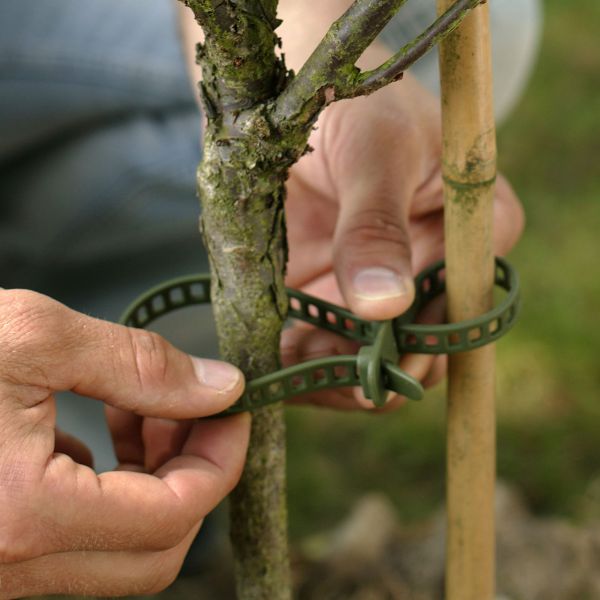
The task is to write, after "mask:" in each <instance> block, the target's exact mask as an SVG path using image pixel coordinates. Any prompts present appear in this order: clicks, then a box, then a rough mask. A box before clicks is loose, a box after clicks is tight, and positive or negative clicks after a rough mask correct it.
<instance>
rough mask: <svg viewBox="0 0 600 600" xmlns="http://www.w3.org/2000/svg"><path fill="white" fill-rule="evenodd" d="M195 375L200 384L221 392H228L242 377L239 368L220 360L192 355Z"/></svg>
mask: <svg viewBox="0 0 600 600" xmlns="http://www.w3.org/2000/svg"><path fill="white" fill-rule="evenodd" d="M192 364H193V365H194V370H195V371H196V377H198V381H199V382H200V383H201V384H202V385H206V386H208V387H211V388H213V389H215V390H219V391H221V392H229V391H231V390H232V389H233V388H234V387H236V386H237V385H238V383H239V382H240V379H241V377H242V374H241V372H240V371H239V369H236V367H234V366H233V365H230V364H228V363H226V362H222V361H220V360H209V359H206V358H196V357H195V356H192Z"/></svg>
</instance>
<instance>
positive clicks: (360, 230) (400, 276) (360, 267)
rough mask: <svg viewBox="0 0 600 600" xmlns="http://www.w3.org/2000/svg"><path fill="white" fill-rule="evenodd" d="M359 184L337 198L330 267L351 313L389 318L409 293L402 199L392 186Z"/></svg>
mask: <svg viewBox="0 0 600 600" xmlns="http://www.w3.org/2000/svg"><path fill="white" fill-rule="evenodd" d="M365 187H366V186H364V187H363V186H357V187H354V188H353V189H351V190H348V193H347V194H345V197H344V198H343V201H342V202H341V206H340V213H339V218H338V223H337V228H336V233H335V238H334V247H333V260H334V265H335V271H336V275H337V278H338V283H339V286H340V290H341V292H342V295H343V296H344V299H345V300H346V302H347V304H348V306H349V307H350V309H351V310H352V311H353V312H354V313H356V314H357V315H359V316H361V317H363V318H365V319H371V320H384V319H391V318H394V317H397V316H398V315H400V314H402V313H403V312H404V311H406V310H407V309H408V307H409V306H410V305H411V303H412V301H413V299H414V296H415V287H414V282H413V277H412V269H411V246H410V239H409V235H408V223H407V222H408V217H407V216H406V214H405V213H406V210H405V209H404V207H405V206H407V204H408V201H406V202H405V201H404V199H403V198H401V197H398V192H397V191H396V192H395V195H394V193H390V190H386V189H385V188H384V189H382V188H381V187H379V189H377V187H376V188H375V189H364V188H365ZM361 188H362V189H361ZM406 200H407V199H406Z"/></svg>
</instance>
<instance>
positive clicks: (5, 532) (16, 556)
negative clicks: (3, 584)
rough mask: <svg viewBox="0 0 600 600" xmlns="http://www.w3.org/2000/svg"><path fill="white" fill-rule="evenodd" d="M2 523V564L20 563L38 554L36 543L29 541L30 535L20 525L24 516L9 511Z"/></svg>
mask: <svg viewBox="0 0 600 600" xmlns="http://www.w3.org/2000/svg"><path fill="white" fill-rule="evenodd" d="M7 513H8V514H7V515H6V517H5V516H3V518H2V522H1V523H0V565H7V564H13V563H19V562H23V561H26V560H30V559H32V558H34V557H35V556H36V553H35V551H34V545H32V544H31V543H29V541H28V539H29V536H28V535H27V534H26V531H25V530H24V528H23V527H22V526H21V525H20V524H21V523H22V518H20V517H19V515H16V514H14V511H7Z"/></svg>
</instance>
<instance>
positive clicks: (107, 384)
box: [0, 290, 244, 419]
mask: <svg viewBox="0 0 600 600" xmlns="http://www.w3.org/2000/svg"><path fill="white" fill-rule="evenodd" d="M3 294H4V296H3V297H4V298H5V299H6V300H7V302H6V303H3V304H4V306H5V307H8V308H7V310H6V312H3V311H0V312H3V316H5V317H6V320H5V323H8V325H9V327H10V329H11V330H12V331H15V332H19V334H20V335H9V336H7V339H6V340H5V342H6V343H5V344H4V348H3V349H2V351H3V352H5V353H8V354H7V356H10V362H9V361H1V362H0V380H4V381H9V382H12V383H17V384H20V385H19V388H20V393H19V394H18V395H19V396H20V397H21V398H22V401H23V402H25V403H28V402H29V401H31V402H33V398H32V399H30V400H28V399H27V398H26V397H23V396H24V394H25V395H26V393H27V390H34V391H35V390H37V391H35V394H36V398H37V401H39V395H40V390H42V391H44V393H47V394H48V395H50V394H52V392H54V391H61V390H73V391H74V392H76V393H78V394H81V395H84V396H89V397H92V398H97V399H99V400H102V401H104V402H106V403H107V404H110V405H112V406H115V407H117V408H121V409H123V410H126V411H129V412H135V413H136V414H139V415H143V416H150V417H164V418H171V419H189V418H195V417H201V416H206V415H211V414H214V413H218V412H220V411H222V410H224V409H225V408H227V407H228V406H230V405H231V404H233V402H235V400H237V398H238V397H239V396H240V394H241V393H242V390H243V387H244V382H243V376H242V374H241V372H240V371H239V370H238V369H236V368H235V367H233V366H232V365H229V364H227V363H224V362H220V361H214V360H206V359H200V358H196V357H193V356H190V355H188V354H185V353H183V352H181V351H179V350H177V349H176V348H175V347H174V346H172V345H171V344H169V343H168V342H167V341H166V340H164V339H163V338H162V337H160V336H159V335H157V334H155V333H152V332H149V331H143V330H139V329H131V328H128V327H124V326H121V325H116V324H114V323H109V322H107V321H102V320H99V319H94V318H92V317H88V316H86V315H83V314H81V313H78V312H76V311H74V310H71V309H69V308H67V307H66V306H64V305H62V304H60V303H58V302H56V301H54V300H51V299H50V298H47V297H46V296H42V295H40V294H36V293H33V292H27V291H22V290H11V291H8V292H3ZM7 296H11V297H10V298H8V297H7ZM0 308H1V307H0ZM32 393H34V392H32Z"/></svg>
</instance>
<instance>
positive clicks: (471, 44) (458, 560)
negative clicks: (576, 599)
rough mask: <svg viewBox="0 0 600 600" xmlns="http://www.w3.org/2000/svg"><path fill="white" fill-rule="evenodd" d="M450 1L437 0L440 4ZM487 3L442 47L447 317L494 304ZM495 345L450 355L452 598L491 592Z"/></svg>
mask: <svg viewBox="0 0 600 600" xmlns="http://www.w3.org/2000/svg"><path fill="white" fill-rule="evenodd" d="M453 1H454V0H438V11H442V10H445V9H446V8H447V7H448V6H449V5H451V4H452V3H453ZM488 20H489V11H488V7H487V5H485V4H484V5H481V6H479V7H478V8H476V9H474V10H473V12H472V13H471V14H470V15H469V16H468V17H467V18H466V19H465V21H464V22H463V23H462V25H461V26H460V27H459V28H458V29H457V30H456V31H455V32H454V33H452V34H451V35H450V36H448V37H447V38H446V39H445V40H444V41H443V42H442V43H441V45H440V73H441V87H442V124H443V161H442V162H443V176H444V195H445V231H446V264H447V268H446V273H447V275H446V277H447V295H448V318H449V320H450V321H460V320H463V319H468V318H472V317H475V316H478V315H480V314H482V313H483V312H485V311H487V310H488V309H489V308H490V307H491V306H492V303H493V298H492V294H493V285H494V256H493V248H492V210H493V197H494V183H495V176H496V138H495V125H494V114H493V101H492V70H491V52H490V37H489V23H488ZM494 360H495V349H494V347H493V346H491V345H489V346H485V347H483V348H481V349H479V350H476V351H472V352H468V353H462V354H457V355H454V356H451V357H450V359H449V373H448V415H447V434H448V439H447V492H446V494H447V511H448V515H447V540H446V552H447V556H446V600H492V599H493V598H494V595H495V592H494V590H495V547H494V546H495V539H494V483H495V462H496V439H495V438H496V436H495V406H494V400H495V399H494Z"/></svg>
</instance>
